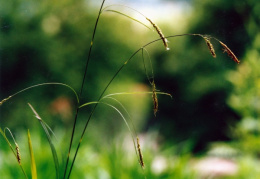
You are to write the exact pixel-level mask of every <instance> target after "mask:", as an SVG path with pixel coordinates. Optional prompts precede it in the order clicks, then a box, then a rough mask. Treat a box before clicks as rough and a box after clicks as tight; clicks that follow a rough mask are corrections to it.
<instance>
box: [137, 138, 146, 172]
mask: <svg viewBox="0 0 260 179" xmlns="http://www.w3.org/2000/svg"><path fill="white" fill-rule="evenodd" d="M136 143H137V151H138V154H139V162H140V165H141V167H142V168H144V160H143V155H142V151H141V147H140V143H139V138H138V137H137V138H136Z"/></svg>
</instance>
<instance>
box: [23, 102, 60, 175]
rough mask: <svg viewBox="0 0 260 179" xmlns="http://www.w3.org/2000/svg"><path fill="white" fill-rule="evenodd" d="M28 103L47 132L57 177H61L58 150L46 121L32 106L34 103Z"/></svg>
mask: <svg viewBox="0 0 260 179" xmlns="http://www.w3.org/2000/svg"><path fill="white" fill-rule="evenodd" d="M28 105H29V106H30V108H31V110H32V111H33V113H34V114H35V117H36V118H37V119H38V120H39V122H40V124H41V126H42V128H43V130H44V132H45V134H46V137H47V139H48V142H49V145H50V148H51V152H52V157H53V161H54V164H55V170H56V178H57V179H59V159H58V155H57V152H56V149H55V147H54V145H53V143H52V140H51V135H50V133H49V131H48V127H46V125H45V123H44V122H43V120H42V118H41V117H40V116H39V114H38V113H37V112H36V110H35V109H34V108H33V107H32V105H31V104H30V103H28Z"/></svg>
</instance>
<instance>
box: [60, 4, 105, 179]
mask: <svg viewBox="0 0 260 179" xmlns="http://www.w3.org/2000/svg"><path fill="white" fill-rule="evenodd" d="M104 3H105V0H103V1H102V4H101V6H100V10H99V13H98V16H97V20H96V23H95V26H94V31H93V35H92V39H91V43H90V47H89V53H88V58H87V61H86V66H85V70H84V75H83V79H82V84H81V88H80V93H79V99H80V100H81V98H82V92H83V87H84V84H85V80H86V75H87V71H88V66H89V61H90V56H91V51H92V47H93V42H94V38H95V34H96V30H97V25H98V22H99V18H100V15H101V13H102V9H103V6H104ZM78 113H79V106H78V107H77V109H76V114H75V118H74V124H73V128H72V134H71V140H70V144H69V152H68V156H67V161H66V164H65V171H64V176H63V179H65V177H66V173H67V168H68V163H69V158H70V152H71V147H72V143H73V139H74V133H75V128H76V123H77V119H78ZM72 167H73V164H72V165H71V168H72ZM70 173H71V171H70ZM70 173H69V175H68V178H69V177H70Z"/></svg>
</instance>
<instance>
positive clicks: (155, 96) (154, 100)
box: [152, 81, 158, 116]
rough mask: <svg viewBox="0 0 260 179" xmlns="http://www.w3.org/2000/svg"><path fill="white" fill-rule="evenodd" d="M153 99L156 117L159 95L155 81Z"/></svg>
mask: <svg viewBox="0 0 260 179" xmlns="http://www.w3.org/2000/svg"><path fill="white" fill-rule="evenodd" d="M152 88H153V89H152V90H153V91H152V92H153V94H152V97H153V113H154V116H156V113H157V111H158V98H157V94H156V87H155V83H154V81H153V82H152Z"/></svg>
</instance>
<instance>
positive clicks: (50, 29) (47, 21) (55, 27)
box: [42, 15, 61, 35]
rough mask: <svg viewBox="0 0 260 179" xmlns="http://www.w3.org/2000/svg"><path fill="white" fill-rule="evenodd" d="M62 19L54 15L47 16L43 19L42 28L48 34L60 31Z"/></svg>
mask: <svg viewBox="0 0 260 179" xmlns="http://www.w3.org/2000/svg"><path fill="white" fill-rule="evenodd" d="M60 25H61V22H60V20H59V19H58V18H57V17H56V16H54V15H51V16H47V17H45V18H44V19H43V21H42V29H43V31H44V32H45V33H46V34H49V35H55V34H57V33H58V32H59V31H60Z"/></svg>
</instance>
